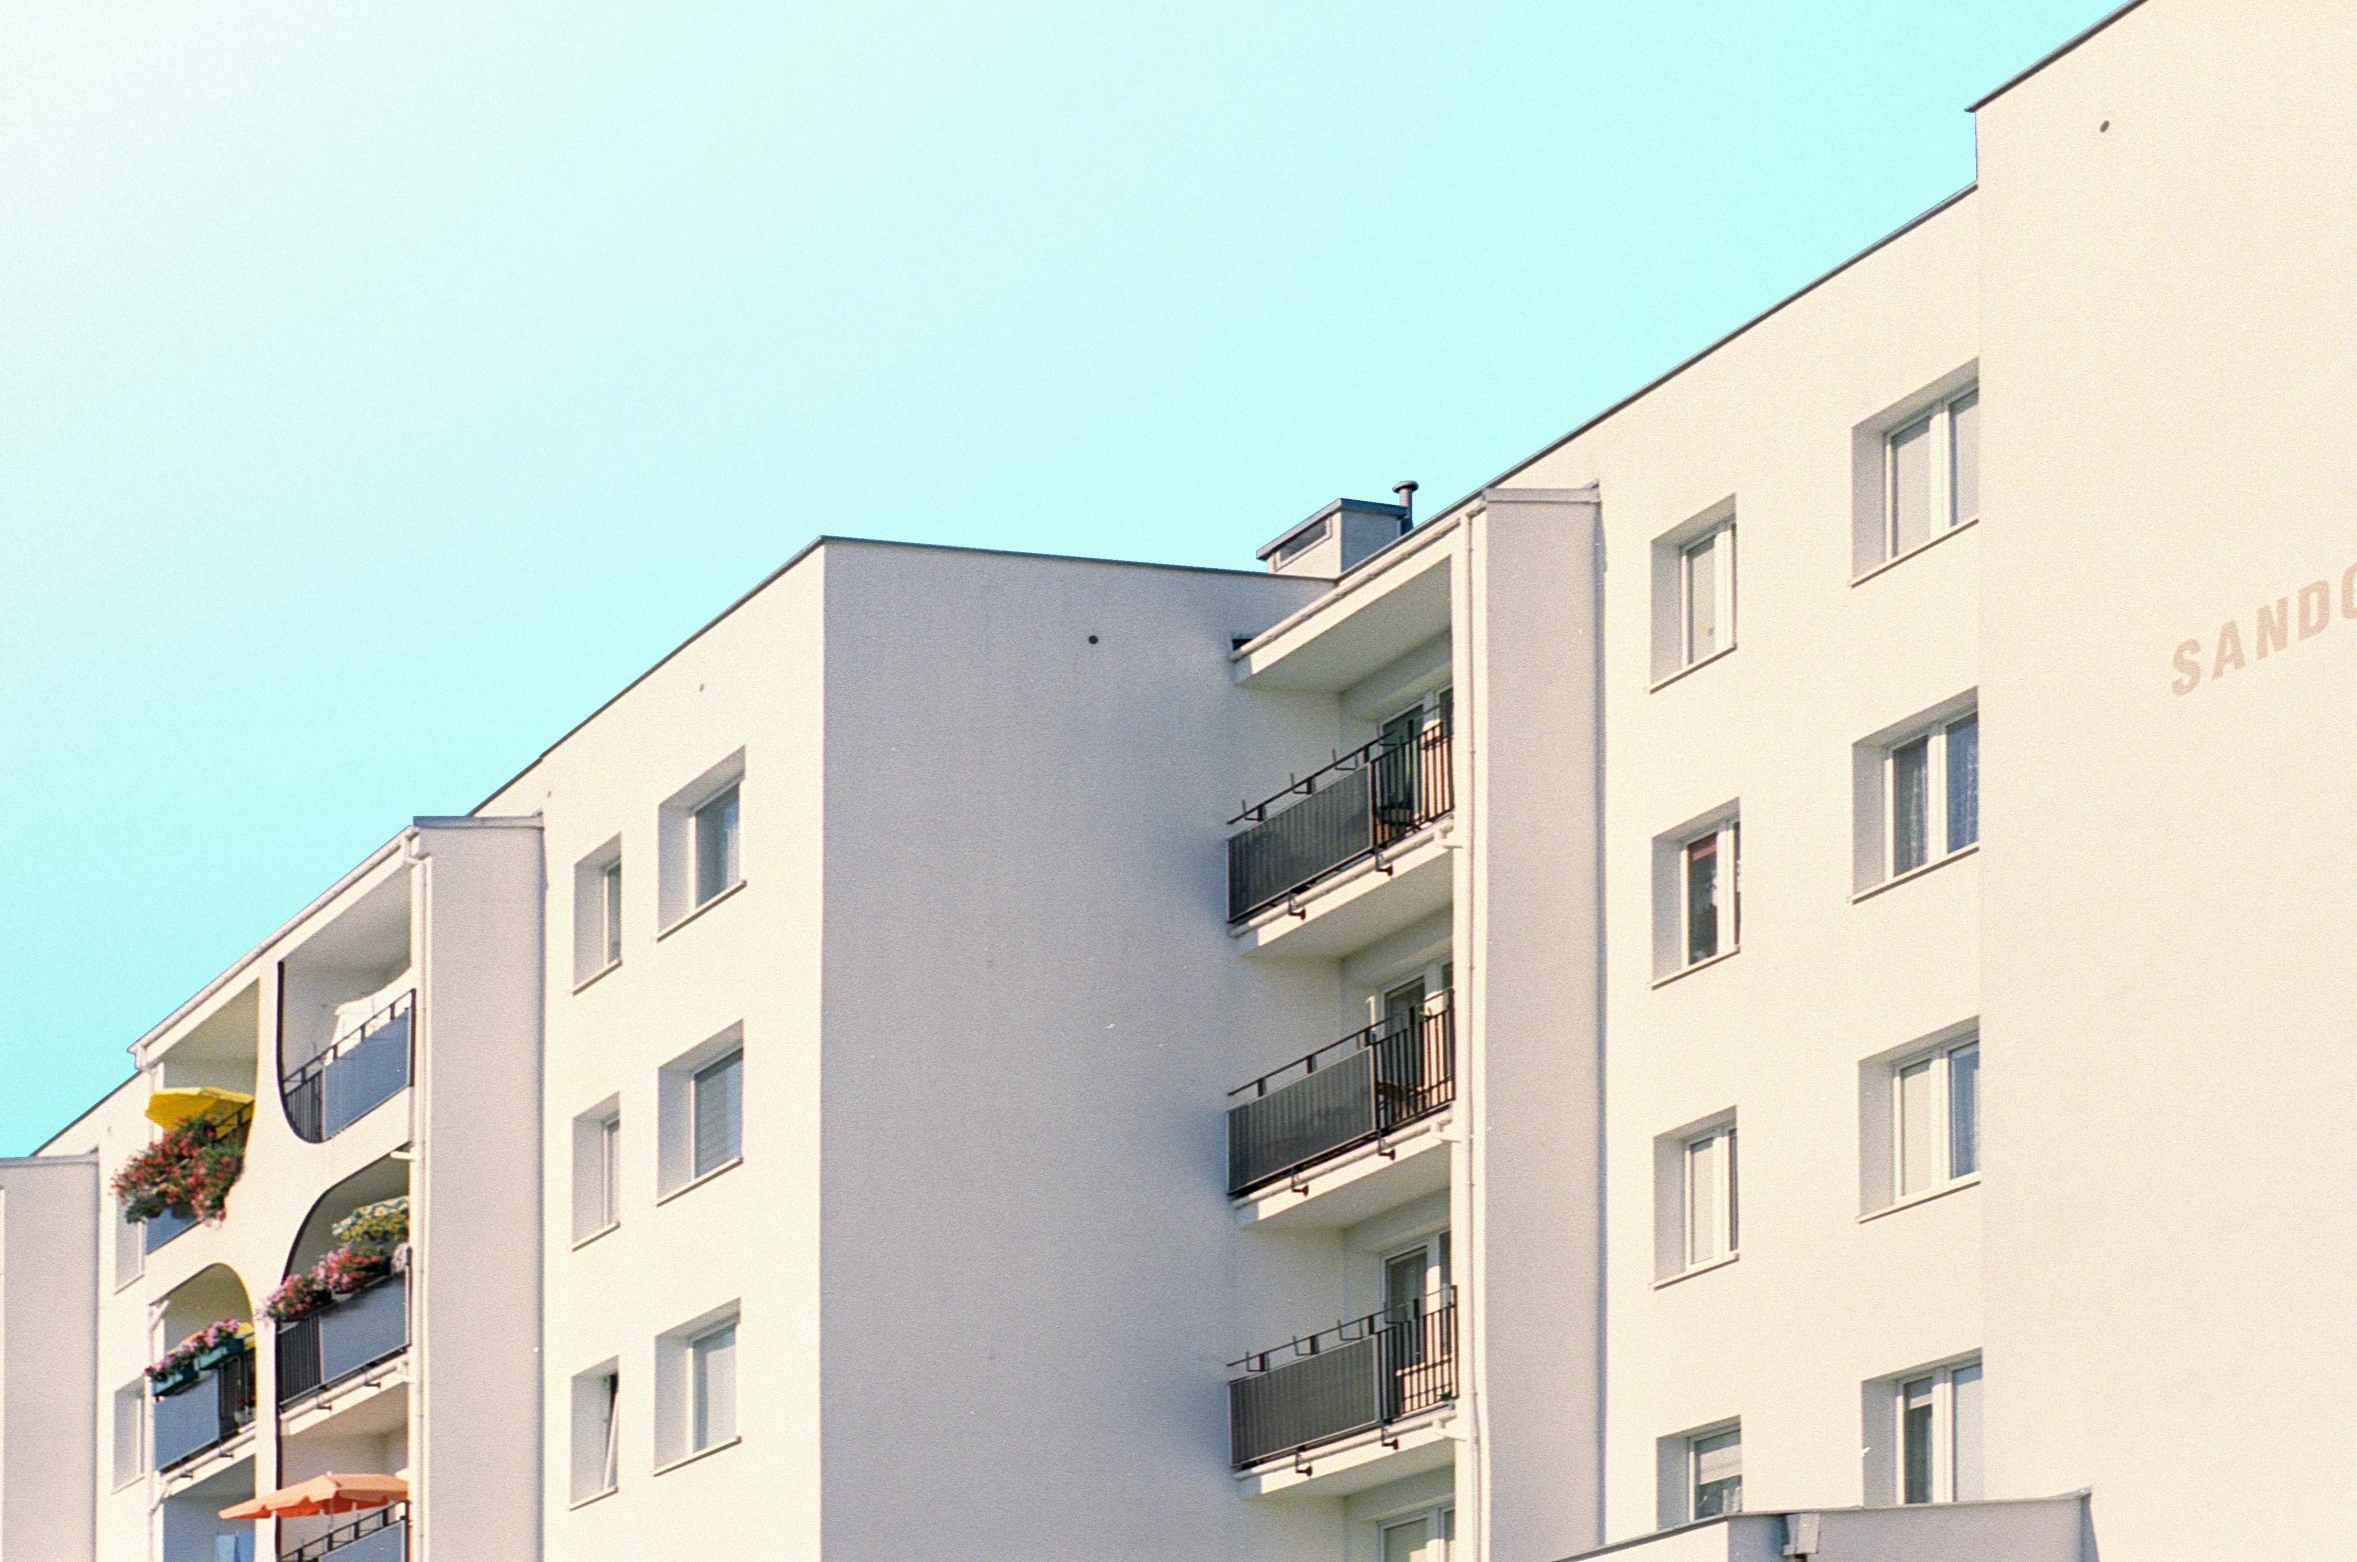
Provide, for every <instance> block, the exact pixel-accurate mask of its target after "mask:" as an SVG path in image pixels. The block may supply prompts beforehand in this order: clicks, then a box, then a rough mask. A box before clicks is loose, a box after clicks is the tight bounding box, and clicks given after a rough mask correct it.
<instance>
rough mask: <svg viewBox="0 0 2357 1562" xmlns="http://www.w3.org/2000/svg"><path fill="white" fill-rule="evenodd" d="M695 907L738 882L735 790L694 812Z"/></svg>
mask: <svg viewBox="0 0 2357 1562" xmlns="http://www.w3.org/2000/svg"><path fill="white" fill-rule="evenodd" d="M695 821H696V904H697V905H699V906H700V905H702V904H703V903H704V902H706V901H707V900H711V899H713V898H715V897H717V896H718V895H719V894H720V892H721V891H722V890H724V889H729V888H732V887H734V885H735V884H736V882H737V789H736V788H735V787H733V786H732V787H730V788H729V789H728V790H727V791H725V792H723V793H721V794H720V795H719V796H718V797H715V798H714V799H712V801H710V802H708V803H706V804H705V805H704V806H703V807H701V808H699V809H697V810H696V814H695Z"/></svg>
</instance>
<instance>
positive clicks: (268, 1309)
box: [262, 1272, 328, 1323]
mask: <svg viewBox="0 0 2357 1562" xmlns="http://www.w3.org/2000/svg"><path fill="white" fill-rule="evenodd" d="M327 1303H328V1294H327V1287H326V1286H324V1285H321V1284H320V1283H319V1282H318V1281H317V1280H314V1279H312V1278H311V1276H310V1274H309V1273H307V1272H306V1273H301V1274H291V1275H288V1276H287V1277H286V1278H285V1279H284V1280H281V1281H280V1282H278V1289H277V1290H275V1291H272V1292H271V1293H270V1294H269V1295H268V1296H265V1297H263V1298H262V1315H263V1316H264V1317H266V1318H270V1319H273V1320H275V1321H277V1322H279V1323H293V1322H294V1321H295V1320H296V1319H298V1318H308V1317H310V1316H311V1315H312V1314H313V1313H315V1312H317V1311H319V1309H320V1308H322V1307H325V1306H326V1305H327Z"/></svg>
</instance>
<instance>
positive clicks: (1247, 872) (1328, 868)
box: [1228, 721, 1455, 926]
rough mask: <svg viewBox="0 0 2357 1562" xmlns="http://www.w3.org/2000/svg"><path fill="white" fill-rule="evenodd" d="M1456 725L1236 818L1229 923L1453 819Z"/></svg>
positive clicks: (1365, 757) (1382, 743)
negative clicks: (1452, 763) (1452, 734)
mask: <svg viewBox="0 0 2357 1562" xmlns="http://www.w3.org/2000/svg"><path fill="white" fill-rule="evenodd" d="M1450 758H1451V744H1450V733H1449V724H1448V723H1447V722H1445V721H1440V722H1434V723H1432V724H1430V725H1427V726H1426V727H1425V728H1424V729H1423V730H1422V731H1420V732H1418V733H1416V734H1415V735H1414V736H1412V737H1405V738H1377V739H1376V740H1375V741H1374V742H1372V743H1369V744H1367V745H1365V746H1364V747H1361V748H1356V749H1353V750H1351V751H1350V752H1349V753H1348V754H1345V755H1343V756H1342V757H1340V758H1339V759H1336V760H1335V761H1334V762H1333V763H1332V764H1330V765H1327V766H1326V767H1324V768H1323V769H1321V770H1316V771H1313V772H1311V773H1310V774H1309V775H1308V776H1306V777H1304V778H1302V779H1301V780H1299V781H1296V782H1294V783H1293V784H1292V785H1291V786H1289V787H1287V788H1286V789H1285V790H1284V791H1282V792H1279V793H1278V794H1277V795H1276V796H1274V797H1272V798H1269V799H1267V800H1266V801H1264V802H1262V803H1259V804H1257V805H1256V806H1254V807H1251V808H1247V809H1245V810H1244V811H1243V812H1242V813H1240V814H1238V815H1237V816H1236V817H1235V818H1233V819H1231V820H1229V821H1228V823H1229V825H1230V826H1231V827H1233V826H1237V825H1241V826H1243V827H1244V828H1242V829H1240V830H1238V831H1237V833H1235V834H1234V835H1231V836H1229V837H1228V922H1229V924H1230V925H1231V926H1233V925H1235V924H1238V923H1242V922H1246V921H1249V920H1250V919H1251V918H1252V917H1254V916H1255V915H1257V914H1258V913H1260V912H1263V911H1266V910H1268V909H1269V908H1270V907H1272V906H1277V905H1290V904H1292V903H1293V902H1294V901H1295V900H1296V899H1297V897H1298V896H1299V895H1300V894H1301V892H1302V891H1303V890H1306V889H1308V888H1310V887H1311V886H1312V885H1314V884H1316V883H1318V882H1319V881H1320V880H1322V879H1327V878H1331V877H1332V876H1333V875H1335V874H1337V873H1339V872H1341V871H1342V870H1343V869H1345V868H1347V867H1349V866H1350V865H1351V864H1353V863H1356V862H1360V861H1363V860H1365V859H1367V858H1370V857H1377V856H1378V855H1379V854H1380V853H1382V852H1383V851H1385V850H1386V849H1387V848H1389V847H1392V846H1395V845H1397V844H1399V843H1400V842H1402V841H1405V840H1407V839H1408V838H1410V837H1411V836H1413V835H1415V834H1416V833H1417V832H1418V831H1420V830H1422V829H1424V828H1425V826H1427V825H1430V824H1432V823H1434V822H1436V821H1437V820H1439V819H1441V818H1443V817H1445V816H1446V815H1447V814H1448V813H1449V812H1450V810H1451V809H1452V808H1453V807H1454V806H1455V779H1454V772H1453V771H1452V769H1451V767H1450Z"/></svg>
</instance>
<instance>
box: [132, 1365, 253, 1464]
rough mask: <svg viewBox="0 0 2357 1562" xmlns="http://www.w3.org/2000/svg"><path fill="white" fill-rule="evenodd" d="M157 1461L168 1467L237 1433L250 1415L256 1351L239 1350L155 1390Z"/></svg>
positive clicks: (152, 1409) (250, 1419) (152, 1412)
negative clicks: (173, 1388)
mask: <svg viewBox="0 0 2357 1562" xmlns="http://www.w3.org/2000/svg"><path fill="white" fill-rule="evenodd" d="M149 1413H150V1417H151V1419H152V1421H153V1423H154V1427H155V1433H154V1436H155V1467H156V1468H157V1469H158V1470H169V1469H171V1468H173V1467H174V1466H175V1465H182V1464H186V1463H187V1462H188V1461H189V1460H191V1459H194V1458H196V1457H197V1456H198V1455H200V1454H202V1453H204V1452H206V1451H207V1450H209V1449H213V1448H217V1447H219V1446H220V1445H221V1444H223V1443H225V1442H227V1441H229V1440H230V1439H231V1438H233V1437H235V1436H236V1435H237V1434H238V1433H239V1432H241V1431H243V1430H244V1429H245V1428H246V1427H247V1426H249V1425H250V1424H252V1422H253V1419H254V1353H253V1351H252V1350H250V1349H246V1350H240V1351H238V1352H236V1353H235V1354H234V1355H231V1356H229V1357H227V1358H226V1359H225V1360H223V1361H222V1362H221V1363H220V1364H219V1365H217V1366H214V1367H209V1368H206V1369H204V1370H202V1371H199V1372H197V1373H196V1374H195V1376H194V1378H193V1380H191V1381H190V1382H189V1383H188V1384H187V1385H186V1386H183V1387H181V1388H180V1389H179V1390H178V1391H177V1392H167V1391H165V1390H164V1389H162V1388H161V1387H158V1388H157V1390H156V1398H155V1402H154V1404H153V1405H152V1406H151V1407H150V1412H149Z"/></svg>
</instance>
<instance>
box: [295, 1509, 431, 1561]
mask: <svg viewBox="0 0 2357 1562" xmlns="http://www.w3.org/2000/svg"><path fill="white" fill-rule="evenodd" d="M408 1555H409V1504H408V1503H406V1502H389V1503H387V1504H385V1505H384V1506H383V1507H381V1508H371V1509H369V1510H368V1511H367V1512H366V1513H363V1514H361V1515H360V1517H358V1518H356V1519H354V1520H353V1521H352V1522H351V1523H349V1524H345V1525H341V1526H339V1527H338V1528H335V1529H331V1530H329V1531H328V1532H327V1533H326V1534H324V1535H320V1536H318V1537H316V1538H314V1539H311V1540H306V1541H304V1542H303V1543H302V1544H301V1545H299V1546H296V1547H294V1548H293V1549H292V1550H289V1551H281V1552H280V1553H279V1554H278V1562H319V1559H320V1558H321V1557H326V1556H333V1557H334V1558H335V1559H336V1562H403V1559H404V1558H405V1557H407V1556H408Z"/></svg>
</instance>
